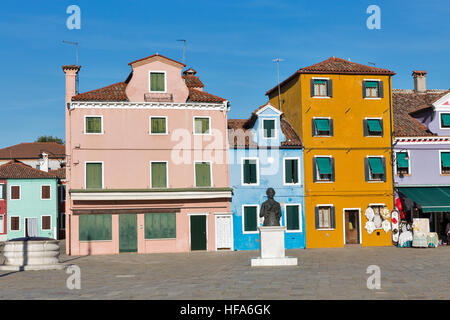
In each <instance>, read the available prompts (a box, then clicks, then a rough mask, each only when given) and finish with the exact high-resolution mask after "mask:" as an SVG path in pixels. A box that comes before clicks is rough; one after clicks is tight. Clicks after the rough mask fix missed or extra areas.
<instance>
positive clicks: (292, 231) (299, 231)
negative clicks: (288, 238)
mask: <svg viewBox="0 0 450 320" xmlns="http://www.w3.org/2000/svg"><path fill="white" fill-rule="evenodd" d="M286 233H303V232H302V230H286Z"/></svg>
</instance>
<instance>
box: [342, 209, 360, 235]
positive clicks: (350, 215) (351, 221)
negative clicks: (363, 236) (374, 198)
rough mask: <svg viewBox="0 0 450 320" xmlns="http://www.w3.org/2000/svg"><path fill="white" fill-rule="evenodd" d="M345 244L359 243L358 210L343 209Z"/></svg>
mask: <svg viewBox="0 0 450 320" xmlns="http://www.w3.org/2000/svg"><path fill="white" fill-rule="evenodd" d="M344 218H345V224H344V227H345V244H359V210H358V209H344Z"/></svg>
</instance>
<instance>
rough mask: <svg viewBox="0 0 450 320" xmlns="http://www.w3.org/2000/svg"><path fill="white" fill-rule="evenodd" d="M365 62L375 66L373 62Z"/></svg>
mask: <svg viewBox="0 0 450 320" xmlns="http://www.w3.org/2000/svg"><path fill="white" fill-rule="evenodd" d="M367 63H368V64H371V65H373V66H374V67H375V66H376V63H375V62H367Z"/></svg>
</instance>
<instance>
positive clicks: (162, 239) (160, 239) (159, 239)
mask: <svg viewBox="0 0 450 320" xmlns="http://www.w3.org/2000/svg"><path fill="white" fill-rule="evenodd" d="M145 240H146V241H147V240H148V241H164V240H177V238H158V239H147V238H145Z"/></svg>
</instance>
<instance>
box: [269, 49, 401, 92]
mask: <svg viewBox="0 0 450 320" xmlns="http://www.w3.org/2000/svg"><path fill="white" fill-rule="evenodd" d="M301 73H303V74H311V73H312V74H368V75H389V76H393V75H395V72H393V71H391V70H388V69H382V68H376V67H371V66H366V65H364V64H360V63H356V62H351V61H348V60H345V59H341V58H337V57H331V58H328V59H327V60H324V61H322V62H319V63H316V64H313V65H312V66H309V67H304V68H301V69H298V70H297V71H296V72H295V73H294V74H292V75H291V76H290V77H289V78H287V79H286V80H284V81H283V82H281V83H280V86H283V85H284V84H285V83H287V82H288V81H289V80H291V79H292V78H294V77H295V76H297V75H299V74H301ZM277 88H278V85H276V86H275V87H273V88H272V89H270V90H268V91H267V92H266V95H269V94H270V93H272V91H274V90H275V89H277Z"/></svg>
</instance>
